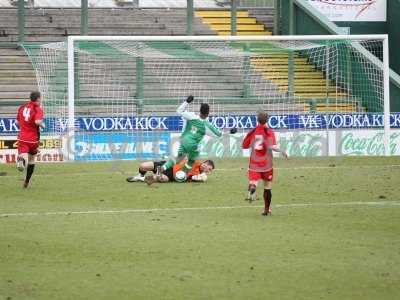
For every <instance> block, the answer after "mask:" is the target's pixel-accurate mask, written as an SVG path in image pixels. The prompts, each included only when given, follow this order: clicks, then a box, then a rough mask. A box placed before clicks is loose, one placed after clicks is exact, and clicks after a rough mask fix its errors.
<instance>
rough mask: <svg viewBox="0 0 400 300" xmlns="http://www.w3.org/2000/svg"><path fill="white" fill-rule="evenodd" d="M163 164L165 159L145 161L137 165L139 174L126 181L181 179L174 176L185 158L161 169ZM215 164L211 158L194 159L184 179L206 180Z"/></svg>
mask: <svg viewBox="0 0 400 300" xmlns="http://www.w3.org/2000/svg"><path fill="white" fill-rule="evenodd" d="M164 164H165V161H146V162H142V163H141V164H140V165H139V174H138V175H136V176H133V177H128V178H127V179H126V181H128V182H138V181H141V182H147V183H148V184H152V183H154V182H171V181H181V179H178V180H177V178H176V174H177V172H178V171H182V168H183V166H184V165H185V164H186V159H184V160H182V161H181V162H180V163H177V164H175V165H174V166H172V167H170V168H168V169H167V170H164V171H162V170H161V168H160V167H161V166H162V165H164ZM214 168H215V165H214V162H213V161H212V160H209V159H208V160H204V161H201V160H196V161H195V162H194V163H193V165H192V168H191V169H190V170H189V171H188V172H186V179H185V180H184V181H186V180H189V181H197V182H205V181H206V180H207V175H208V174H210V173H211V172H212V170H214ZM148 171H152V172H153V174H151V175H147V176H146V173H147V172H148Z"/></svg>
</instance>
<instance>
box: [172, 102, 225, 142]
mask: <svg viewBox="0 0 400 300" xmlns="http://www.w3.org/2000/svg"><path fill="white" fill-rule="evenodd" d="M187 106H188V103H187V102H183V103H182V104H181V105H180V106H179V107H178V109H177V113H178V114H179V115H181V116H182V117H183V119H184V124H183V132H182V135H181V144H182V145H184V146H186V147H190V148H192V147H197V145H198V144H199V143H200V142H201V140H202V139H203V137H204V136H205V135H206V134H207V135H211V136H215V137H221V136H222V133H221V131H220V130H219V129H218V128H217V127H215V126H214V125H212V124H211V123H210V122H208V121H207V120H205V119H201V118H200V117H199V116H198V115H196V114H195V113H193V112H189V111H187V110H186V109H187Z"/></svg>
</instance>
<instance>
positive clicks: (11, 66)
mask: <svg viewBox="0 0 400 300" xmlns="http://www.w3.org/2000/svg"><path fill="white" fill-rule="evenodd" d="M1 70H33V68H32V65H31V63H30V62H24V63H1V64H0V72H1Z"/></svg>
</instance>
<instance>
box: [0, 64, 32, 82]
mask: <svg viewBox="0 0 400 300" xmlns="http://www.w3.org/2000/svg"><path fill="white" fill-rule="evenodd" d="M0 66H1V65H0ZM35 76H36V75H35V71H34V70H33V69H30V70H20V69H1V67H0V80H2V78H16V79H17V80H18V79H19V78H21V77H22V78H24V77H26V78H36V77H35Z"/></svg>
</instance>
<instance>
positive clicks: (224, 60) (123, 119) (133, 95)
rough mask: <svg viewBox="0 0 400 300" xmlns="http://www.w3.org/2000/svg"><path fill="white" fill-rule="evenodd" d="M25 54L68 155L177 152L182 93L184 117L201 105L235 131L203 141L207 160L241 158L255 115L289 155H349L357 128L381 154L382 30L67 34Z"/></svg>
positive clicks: (385, 95)
mask: <svg viewBox="0 0 400 300" xmlns="http://www.w3.org/2000/svg"><path fill="white" fill-rule="evenodd" d="M24 48H25V50H26V51H27V53H28V54H29V57H30V59H31V61H32V63H33V66H34V68H35V71H36V75H37V81H38V86H39V90H40V92H41V93H42V97H43V106H44V109H45V114H46V123H47V127H48V128H47V130H46V132H45V135H48V136H52V137H57V138H59V139H60V140H62V151H63V153H64V156H65V159H66V160H71V161H75V160H83V161H91V160H113V159H141V160H142V159H160V158H163V157H166V156H173V155H174V152H176V149H177V144H178V143H179V133H180V131H181V130H182V126H183V122H182V119H181V118H180V117H179V115H178V114H177V112H176V108H177V107H178V105H179V104H180V103H182V101H184V100H185V99H186V97H187V96H188V95H193V96H194V97H195V101H194V102H193V103H192V104H191V105H190V106H189V109H190V110H191V111H194V112H198V110H199V105H200V104H201V103H208V104H210V108H211V109H210V117H209V120H210V121H211V122H212V123H213V124H215V125H216V126H217V127H219V128H221V129H229V128H233V127H235V128H237V129H238V133H237V134H236V135H233V136H224V137H223V138H220V139H213V138H209V137H207V138H205V139H204V141H203V142H202V144H201V149H200V153H201V155H202V156H204V157H240V156H245V155H246V153H245V152H243V151H242V150H241V149H240V145H241V139H242V137H243V135H244V134H245V133H246V132H248V131H249V130H251V129H252V128H254V126H255V124H256V113H257V112H258V111H260V110H262V111H266V112H268V114H269V116H270V119H269V126H270V127H271V128H274V129H275V130H276V132H277V134H278V140H279V142H280V143H281V147H284V148H286V149H288V150H289V154H291V155H294V156H296V155H299V156H307V155H310V156H313V155H314V156H337V155H348V154H357V153H347V152H346V151H345V150H343V147H342V146H343V145H342V144H344V143H345V141H344V140H343V138H344V136H345V135H346V134H348V133H357V132H358V134H359V135H360V136H364V137H365V136H367V137H368V136H372V135H376V136H377V137H376V139H377V146H376V148H377V149H376V151H375V152H376V153H373V154H372V155H387V154H389V135H390V110H389V67H388V46H387V36H386V35H360V36H352V35H349V36H224V37H223V36H168V37H165V36H132V37H126V36H123V37H118V36H70V37H69V38H68V41H66V42H59V43H49V44H43V45H34V44H25V45H24ZM356 135H357V134H356ZM338 136H339V137H338ZM310 143H312V145H315V147H316V148H315V149H314V150H309V153H304V151H305V150H304V147H306V148H307V147H308V148H310V145H311V144H310ZM339 144H340V145H339ZM340 147H342V148H340ZM339 148H340V149H339ZM314 152H315V153H314Z"/></svg>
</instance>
